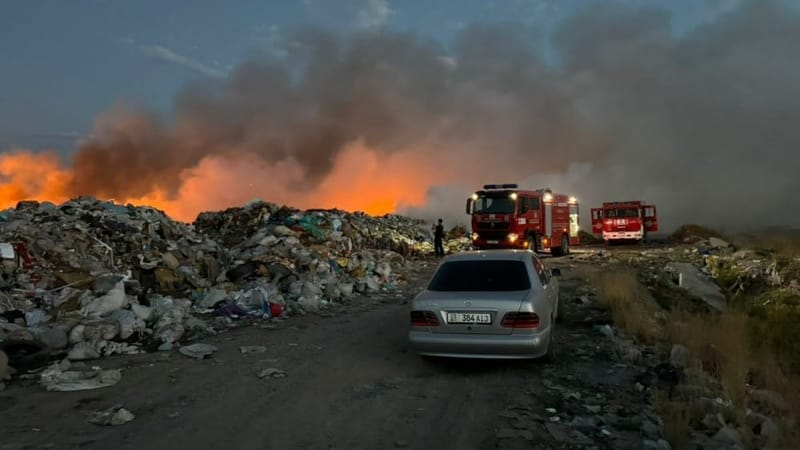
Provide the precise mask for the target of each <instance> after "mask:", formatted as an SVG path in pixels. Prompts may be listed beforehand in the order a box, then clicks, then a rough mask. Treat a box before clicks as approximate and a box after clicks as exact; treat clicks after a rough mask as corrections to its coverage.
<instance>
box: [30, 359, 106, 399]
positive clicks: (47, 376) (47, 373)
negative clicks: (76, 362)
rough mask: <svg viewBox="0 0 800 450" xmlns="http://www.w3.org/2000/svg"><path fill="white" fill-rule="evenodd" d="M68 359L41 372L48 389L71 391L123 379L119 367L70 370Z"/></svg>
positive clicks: (100, 386) (103, 385) (103, 386)
mask: <svg viewBox="0 0 800 450" xmlns="http://www.w3.org/2000/svg"><path fill="white" fill-rule="evenodd" d="M70 367H71V364H70V362H69V361H68V360H64V361H62V362H60V363H54V364H53V365H51V366H50V367H48V368H47V369H45V370H44V371H43V372H42V373H41V383H42V385H44V387H45V389H47V390H48V391H58V392H71V391H85V390H91V389H100V388H105V387H109V386H113V385H115V384H117V383H119V382H120V380H122V372H121V371H120V370H119V369H107V370H104V369H101V368H99V367H92V368H91V369H89V370H70Z"/></svg>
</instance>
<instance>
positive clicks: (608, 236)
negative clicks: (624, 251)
mask: <svg viewBox="0 0 800 450" xmlns="http://www.w3.org/2000/svg"><path fill="white" fill-rule="evenodd" d="M641 238H642V232H641V231H611V232H608V231H606V232H603V239H605V240H607V241H608V240H614V239H641Z"/></svg>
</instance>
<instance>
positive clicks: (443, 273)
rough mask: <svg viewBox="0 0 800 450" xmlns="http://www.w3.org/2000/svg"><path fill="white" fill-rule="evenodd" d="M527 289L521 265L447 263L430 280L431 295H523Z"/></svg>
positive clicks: (528, 285)
mask: <svg viewBox="0 0 800 450" xmlns="http://www.w3.org/2000/svg"><path fill="white" fill-rule="evenodd" d="M530 288H531V282H530V279H529V278H528V271H527V269H526V267H525V263H523V262H522V261H506V260H489V261H486V260H481V261H450V262H446V263H444V264H442V266H441V267H440V268H439V270H438V271H437V272H436V274H435V275H434V276H433V279H432V280H431V282H430V284H429V285H428V289H429V290H431V291H473V292H474V291H523V290H527V289H530Z"/></svg>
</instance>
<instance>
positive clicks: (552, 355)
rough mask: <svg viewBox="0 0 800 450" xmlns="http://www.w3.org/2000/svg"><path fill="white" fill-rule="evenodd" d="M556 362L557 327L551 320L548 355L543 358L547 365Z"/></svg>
mask: <svg viewBox="0 0 800 450" xmlns="http://www.w3.org/2000/svg"><path fill="white" fill-rule="evenodd" d="M555 360H556V327H555V321H554V320H552V318H551V320H550V337H549V339H548V341H547V353H545V354H544V356H543V357H542V361H543V362H545V363H552V362H555Z"/></svg>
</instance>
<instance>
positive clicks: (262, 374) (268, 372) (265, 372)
mask: <svg viewBox="0 0 800 450" xmlns="http://www.w3.org/2000/svg"><path fill="white" fill-rule="evenodd" d="M286 376H287V375H286V372H284V371H283V370H281V369H276V368H274V367H271V368H268V369H262V370H261V371H259V372H258V378H262V379H263V378H285V377H286Z"/></svg>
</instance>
